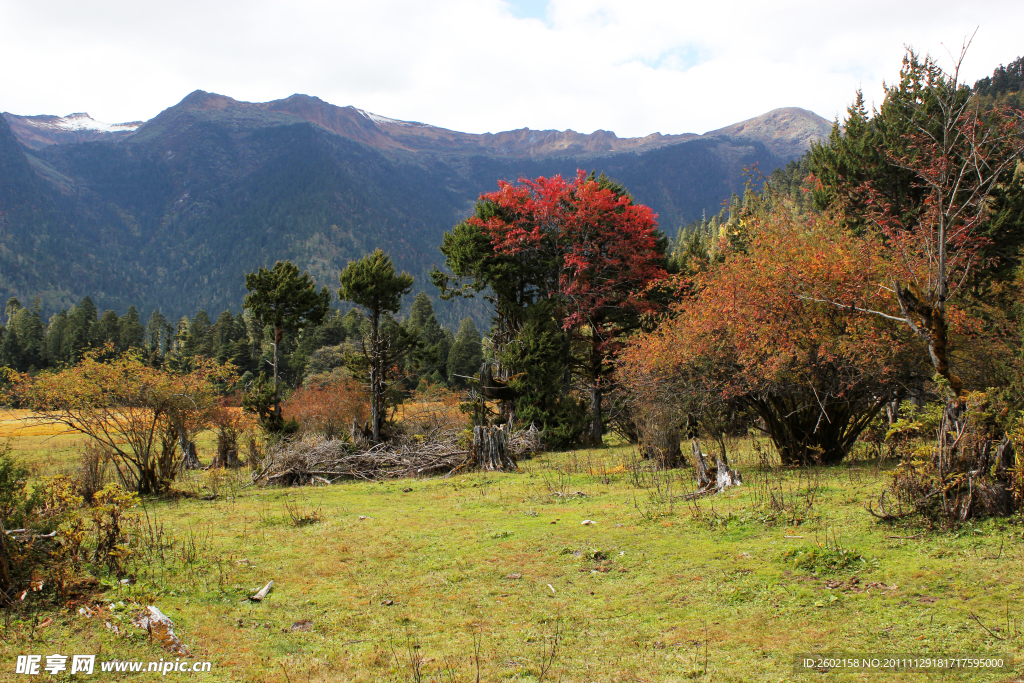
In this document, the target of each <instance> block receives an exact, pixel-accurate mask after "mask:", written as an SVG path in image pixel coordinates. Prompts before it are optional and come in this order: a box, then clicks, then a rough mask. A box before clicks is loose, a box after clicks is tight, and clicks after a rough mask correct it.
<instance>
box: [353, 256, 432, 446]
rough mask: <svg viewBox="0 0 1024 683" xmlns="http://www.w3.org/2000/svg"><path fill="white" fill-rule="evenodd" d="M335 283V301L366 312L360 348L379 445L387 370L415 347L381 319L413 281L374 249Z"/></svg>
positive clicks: (397, 306) (401, 331)
mask: <svg viewBox="0 0 1024 683" xmlns="http://www.w3.org/2000/svg"><path fill="white" fill-rule="evenodd" d="M338 279H339V281H340V282H341V287H340V288H339V289H338V298H340V299H341V300H342V301H351V302H352V303H354V304H357V305H359V306H362V307H363V308H364V309H365V311H366V317H367V319H368V325H367V328H368V329H367V330H366V334H364V335H363V338H362V342H361V344H360V347H361V354H362V359H363V362H364V364H365V373H366V375H367V379H368V380H369V385H370V413H371V418H370V419H371V422H372V425H371V429H372V430H373V440H374V441H380V433H381V427H382V426H383V420H384V409H385V407H386V399H387V390H388V386H389V383H388V377H387V374H388V370H389V368H390V367H391V365H392V364H393V363H394V362H396V361H398V360H401V359H402V358H404V357H405V356H406V355H407V354H408V353H410V352H411V351H412V350H413V349H414V348H415V347H416V345H417V343H418V342H417V340H416V339H415V338H414V337H410V336H409V335H408V334H407V333H406V331H405V330H404V328H401V327H400V326H398V325H394V326H393V328H394V329H393V330H390V329H389V330H384V329H382V327H383V326H382V322H383V320H382V317H383V316H384V315H385V314H387V313H397V312H398V310H399V309H400V308H401V307H402V297H403V296H404V295H406V294H408V293H409V292H410V291H411V290H412V283H413V278H412V276H411V275H409V274H408V273H405V272H403V273H402V274H401V275H399V274H397V273H396V272H395V266H394V264H392V262H391V257H390V256H388V255H387V254H385V253H384V252H383V251H381V250H380V249H377V250H375V251H374V252H373V253H372V254H367V255H366V256H364V257H363V258H361V259H359V260H358V261H352V262H351V263H349V264H348V266H346V267H345V270H343V271H342V272H341V274H340V275H339V276H338ZM346 317H347V316H346Z"/></svg>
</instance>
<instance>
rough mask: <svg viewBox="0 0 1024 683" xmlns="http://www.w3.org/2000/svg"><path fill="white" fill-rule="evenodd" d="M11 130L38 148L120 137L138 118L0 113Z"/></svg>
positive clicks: (133, 125) (80, 113)
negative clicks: (121, 120)
mask: <svg viewBox="0 0 1024 683" xmlns="http://www.w3.org/2000/svg"><path fill="white" fill-rule="evenodd" d="M3 117H4V118H5V119H7V123H8V124H10V126H11V130H12V131H13V132H14V134H15V135H16V136H17V137H18V139H19V140H20V141H21V142H22V144H24V145H26V146H28V147H31V148H33V149H40V148H42V147H46V146H49V145H54V144H66V143H71V142H95V141H97V140H109V139H114V138H118V137H124V136H126V135H129V134H130V133H133V132H134V131H135V130H136V129H137V128H138V127H139V126H141V125H142V121H130V122H128V123H104V122H103V121H97V120H96V119H94V118H92V117H91V116H89V114H87V113H85V112H76V113H74V114H68V115H67V116H49V115H42V116H18V115H16V114H11V113H8V112H4V114H3Z"/></svg>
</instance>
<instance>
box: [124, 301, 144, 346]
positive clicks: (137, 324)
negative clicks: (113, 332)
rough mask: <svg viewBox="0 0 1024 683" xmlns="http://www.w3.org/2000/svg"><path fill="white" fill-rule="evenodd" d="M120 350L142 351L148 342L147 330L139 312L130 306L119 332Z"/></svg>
mask: <svg viewBox="0 0 1024 683" xmlns="http://www.w3.org/2000/svg"><path fill="white" fill-rule="evenodd" d="M119 332H120V334H119V341H118V345H117V346H118V349H119V350H121V351H127V350H128V349H141V348H143V346H144V345H145V342H146V328H144V327H143V326H142V322H141V318H140V317H139V312H138V311H137V310H136V309H135V306H129V307H128V311H127V312H126V313H125V314H124V316H123V317H122V318H121V323H120V330H119Z"/></svg>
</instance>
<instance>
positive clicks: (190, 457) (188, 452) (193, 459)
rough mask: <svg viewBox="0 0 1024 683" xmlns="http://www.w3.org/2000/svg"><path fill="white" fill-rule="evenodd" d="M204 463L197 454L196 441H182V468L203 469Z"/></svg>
mask: <svg viewBox="0 0 1024 683" xmlns="http://www.w3.org/2000/svg"><path fill="white" fill-rule="evenodd" d="M202 467H203V465H202V463H201V462H199V456H198V455H196V444H195V442H194V441H185V440H184V439H183V440H182V442H181V469H183V470H198V469H202Z"/></svg>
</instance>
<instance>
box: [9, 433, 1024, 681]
mask: <svg viewBox="0 0 1024 683" xmlns="http://www.w3.org/2000/svg"><path fill="white" fill-rule="evenodd" d="M740 445H741V446H742V447H743V448H749V444H748V443H742V444H740ZM733 460H734V461H735V463H736V464H738V466H739V469H740V470H741V472H742V473H743V476H744V479H745V485H744V486H742V487H739V488H736V489H732V490H729V491H727V492H725V493H723V494H721V495H718V496H713V497H708V498H704V499H701V500H699V501H696V502H687V501H686V500H685V499H684V494H685V493H686V492H687V491H688V490H689V489H690V488H692V483H691V477H692V471H687V470H684V471H679V472H669V473H650V472H643V471H638V470H637V468H636V467H635V466H634V464H633V463H632V454H631V451H630V449H629V448H628V447H622V446H620V447H613V448H606V449H601V450H595V451H577V452H571V453H554V454H546V455H544V456H542V457H539V458H536V459H534V460H531V461H526V462H523V463H522V472H520V473H516V474H482V473H476V474H465V475H461V476H457V477H451V478H431V479H420V480H398V481H387V482H382V483H372V482H348V483H342V484H337V485H333V486H329V487H316V488H302V489H298V488H292V489H254V488H251V487H249V488H245V487H244V483H245V481H246V479H245V476H246V475H245V474H244V473H239V474H238V475H233V474H230V473H229V474H227V475H224V474H219V473H218V474H211V473H193V474H190V475H189V476H188V478H187V479H186V480H184V481H182V482H181V483H180V484H179V485H178V488H179V489H180V490H182V491H186V492H190V493H191V494H198V495H190V496H182V497H179V498H176V499H171V500H150V501H147V502H146V513H147V515H148V520H149V521H148V522H146V520H145V519H144V520H143V523H142V527H143V528H145V529H147V530H148V531H149V532H150V533H152V534H153V535H154V536H155V537H156V541H155V542H150V543H148V545H147V546H146V547H145V548H144V549H143V551H142V552H140V554H139V555H138V556H137V557H136V562H135V566H134V570H133V571H134V572H135V573H136V578H137V582H136V583H135V584H134V585H128V586H122V585H120V584H116V583H114V582H113V581H111V582H109V583H110V585H109V586H108V587H106V588H104V589H103V590H104V592H102V593H100V594H99V595H98V596H97V599H98V600H99V601H100V602H101V603H103V604H110V603H111V602H112V603H114V604H115V605H117V604H119V603H121V602H123V603H124V604H125V607H124V608H120V609H115V610H113V611H110V610H109V609H107V608H104V611H103V612H102V613H101V616H100V617H94V618H92V619H87V618H85V617H83V616H81V615H79V614H78V611H77V606H74V607H73V608H72V609H70V610H66V611H57V612H48V613H45V614H42V615H40V616H39V617H38V619H39V620H41V619H43V618H44V617H46V616H49V617H51V618H52V619H53V620H54V621H53V624H52V625H50V626H48V627H46V628H32V626H33V623H36V622H34V621H33V620H34V619H36V618H35V617H32V616H31V615H29V616H27V617H22V618H21V619H20V621H13V622H11V623H9V624H6V625H5V626H4V629H3V642H2V643H0V659H2V661H3V662H4V664H3V666H4V667H7V668H9V669H10V670H11V671H13V667H14V659H15V656H16V655H18V654H25V653H36V654H50V653H53V652H62V653H64V654H69V653H72V652H77V653H96V652H100V653H102V654H101V658H107V657H123V658H130V659H140V660H156V659H159V658H160V657H161V656H165V657H166V656H167V655H166V653H163V652H162V651H161V650H160V649H159V648H158V647H157V646H156V645H153V644H151V643H149V642H148V638H147V636H146V634H144V633H142V632H140V631H138V630H137V629H135V628H133V627H131V626H126V624H127V621H128V618H127V617H125V616H122V615H123V614H125V613H129V614H130V613H133V612H134V611H137V610H138V606H140V605H146V604H152V605H156V606H157V607H159V608H160V609H161V610H162V611H163V612H164V613H166V614H167V615H169V616H170V617H171V618H172V619H173V620H174V622H175V626H176V632H177V633H178V635H179V636H180V637H181V638H182V640H183V641H184V642H185V643H186V644H187V645H189V646H190V647H191V649H192V652H193V654H194V657H195V659H197V660H207V659H208V660H211V661H212V662H213V671H212V672H211V673H210V674H205V675H189V676H188V677H189V679H190V680H200V681H202V680H210V681H214V680H215V681H282V682H283V681H291V682H294V683H298V682H299V681H414V680H418V679H417V675H419V676H420V678H419V680H423V681H448V680H457V681H473V680H476V671H477V667H478V666H479V670H480V680H482V681H505V680H507V681H537V680H539V677H540V676H541V674H542V673H543V675H544V678H543V680H548V681H556V680H559V679H560V680H563V681H581V682H584V681H683V680H704V681H792V680H821V679H822V674H819V673H810V674H801V675H797V674H795V673H794V671H793V656H794V655H795V654H798V653H807V652H819V653H820V652H827V651H843V652H848V653H862V654H863V653H877V654H896V653H899V654H911V653H917V654H954V653H972V652H1003V653H1007V654H1012V655H1014V656H1020V655H1021V652H1020V650H1021V644H1022V639H1021V634H1020V633H1019V632H1018V628H1017V620H1018V618H1019V617H1020V616H1021V615H1020V610H1019V608H1020V605H1019V602H1018V599H1017V596H1018V595H1019V593H1020V588H1021V582H1022V579H1021V577H1020V573H1021V563H1022V561H1024V541H1022V537H1024V525H1020V524H1018V522H1017V520H1011V521H1007V520H992V521H987V522H983V523H975V524H974V525H968V526H964V527H962V528H960V529H959V530H956V531H953V532H938V531H930V530H928V529H926V528H923V527H922V528H918V527H894V526H890V525H886V524H880V523H878V522H876V521H875V520H874V519H873V518H872V517H871V516H870V515H869V514H868V513H867V512H866V511H865V510H864V505H865V504H866V503H867V502H868V501H871V500H874V499H875V498H877V496H878V494H879V492H880V491H881V490H882V489H883V488H884V487H885V486H886V485H887V482H888V474H887V471H886V469H885V468H884V467H883V468H880V467H878V466H877V463H875V462H873V461H854V462H850V463H846V464H844V465H841V466H837V467H833V468H825V469H821V470H818V471H814V472H811V473H806V472H799V473H798V472H772V471H767V472H766V471H761V470H760V469H759V467H758V466H757V465H756V464H755V462H754V459H753V456H752V455H751V454H750V453H749V452H745V451H743V449H741V452H740V453H739V454H738V455H734V456H733ZM405 489H411V490H408V491H406V490H405ZM772 492H774V496H775V500H776V501H778V500H780V499H781V500H782V501H783V508H782V509H778V505H776V506H775V507H773V506H772V505H771V503H770V501H771V499H772ZM214 493H215V494H216V498H215V499H213V500H202V499H201V498H202V497H203V496H205V497H210V496H211V495H212V494H214ZM585 520H592V521H593V522H594V524H592V525H584V524H582V522H583V521H585ZM271 579H273V580H274V589H273V591H272V592H271V594H270V596H269V597H268V598H267V599H266V600H265V601H264V602H262V603H258V604H256V603H250V602H249V601H247V600H246V597H247V596H249V595H252V594H253V593H255V592H256V591H257V590H258V589H259V588H260V587H262V586H263V585H264V584H266V583H267V581H269V580H271ZM972 615H974V617H977V619H975V618H974V617H972ZM119 618H120V620H119ZM105 621H110V622H111V625H112V626H113V625H118V626H119V630H121V631H124V632H126V633H127V636H117V635H115V634H114V633H113V632H112V631H111V630H108V629H107V628H106V627H105V626H104V622H105ZM303 621H309V622H312V627H311V630H308V631H307V630H294V631H293V630H292V626H293V624H296V623H298V622H303ZM553 647H554V655H553V656H552V655H551V651H552V648H553ZM417 662H418V663H419V664H418V667H419V669H418V672H417ZM1019 669H1020V667H1016V669H1015V670H1016V671H1019ZM44 675H45V674H44ZM149 676H152V674H149ZM204 676H205V677H204ZM93 678H95V679H97V680H101V679H102V678H103V677H102V675H97V676H95V677H93ZM146 678H147V675H146V674H139V675H134V676H132V678H131V680H146ZM826 679H827V680H829V681H847V680H851V681H852V680H870V681H881V680H885V681H924V680H949V681H954V680H955V681H990V680H1013V674H1011V673H1008V672H1000V673H993V672H976V673H964V672H955V673H948V674H945V675H935V674H919V673H903V674H900V673H885V674H877V673H874V674H868V673H841V672H837V671H833V672H831V673H829V674H828V675H827V677H826ZM26 680H27V678H26ZM110 680H113V679H110Z"/></svg>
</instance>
